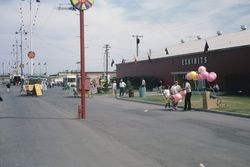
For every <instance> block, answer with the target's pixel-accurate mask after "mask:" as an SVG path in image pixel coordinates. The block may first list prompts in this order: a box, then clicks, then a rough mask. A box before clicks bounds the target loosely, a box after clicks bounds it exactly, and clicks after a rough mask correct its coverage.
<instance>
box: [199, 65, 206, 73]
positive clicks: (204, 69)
mask: <svg viewBox="0 0 250 167" xmlns="http://www.w3.org/2000/svg"><path fill="white" fill-rule="evenodd" d="M198 71H199V73H203V72H206V71H207V69H206V67H204V66H200V67H199V68H198Z"/></svg>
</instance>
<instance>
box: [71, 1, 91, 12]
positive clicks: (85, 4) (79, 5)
mask: <svg viewBox="0 0 250 167" xmlns="http://www.w3.org/2000/svg"><path fill="white" fill-rule="evenodd" d="M70 2H71V4H72V5H73V6H74V8H76V9H77V10H80V11H84V10H87V9H88V8H90V7H91V6H92V5H93V3H94V0H70Z"/></svg>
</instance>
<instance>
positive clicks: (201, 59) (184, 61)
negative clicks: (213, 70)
mask: <svg viewBox="0 0 250 167" xmlns="http://www.w3.org/2000/svg"><path fill="white" fill-rule="evenodd" d="M195 64H207V57H192V58H184V59H181V65H183V66H185V65H195Z"/></svg>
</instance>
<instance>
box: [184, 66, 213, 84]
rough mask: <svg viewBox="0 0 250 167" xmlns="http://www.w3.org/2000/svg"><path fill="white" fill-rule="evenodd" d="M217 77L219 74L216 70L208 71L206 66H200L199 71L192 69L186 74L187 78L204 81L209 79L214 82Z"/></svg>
mask: <svg viewBox="0 0 250 167" xmlns="http://www.w3.org/2000/svg"><path fill="white" fill-rule="evenodd" d="M216 78H217V74H216V73H215V72H207V69H206V67H204V66H200V67H199V68H198V73H197V72H196V71H191V72H189V73H187V74H186V79H187V80H189V81H190V80H194V81H197V80H199V81H202V80H207V81H208V82H213V81H214V80H215V79H216Z"/></svg>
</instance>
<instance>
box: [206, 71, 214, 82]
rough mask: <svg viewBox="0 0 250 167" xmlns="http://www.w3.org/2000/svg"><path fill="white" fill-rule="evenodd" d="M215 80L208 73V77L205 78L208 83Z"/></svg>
mask: <svg viewBox="0 0 250 167" xmlns="http://www.w3.org/2000/svg"><path fill="white" fill-rule="evenodd" d="M214 80H215V77H214V75H213V74H211V73H209V74H208V76H207V81H208V82H213V81H214Z"/></svg>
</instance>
